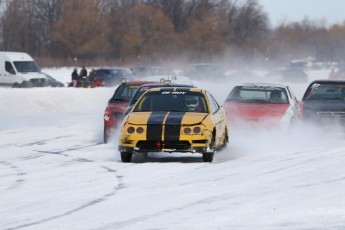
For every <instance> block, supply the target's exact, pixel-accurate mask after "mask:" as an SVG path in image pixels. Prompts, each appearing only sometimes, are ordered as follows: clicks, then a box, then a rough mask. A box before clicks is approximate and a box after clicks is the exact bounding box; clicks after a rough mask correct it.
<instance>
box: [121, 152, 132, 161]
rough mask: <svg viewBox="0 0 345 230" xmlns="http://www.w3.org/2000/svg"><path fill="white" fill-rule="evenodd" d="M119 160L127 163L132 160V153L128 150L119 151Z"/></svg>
mask: <svg viewBox="0 0 345 230" xmlns="http://www.w3.org/2000/svg"><path fill="white" fill-rule="evenodd" d="M121 160H122V162H125V163H128V162H131V160H132V153H129V152H121Z"/></svg>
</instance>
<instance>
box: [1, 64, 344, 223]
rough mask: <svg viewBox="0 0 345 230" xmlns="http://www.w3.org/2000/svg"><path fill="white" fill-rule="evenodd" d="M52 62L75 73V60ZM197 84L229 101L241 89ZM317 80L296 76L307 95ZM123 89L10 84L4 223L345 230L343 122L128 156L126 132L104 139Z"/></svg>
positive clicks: (65, 73)
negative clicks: (201, 149)
mask: <svg viewBox="0 0 345 230" xmlns="http://www.w3.org/2000/svg"><path fill="white" fill-rule="evenodd" d="M45 72H47V73H49V74H51V75H52V76H53V77H55V78H57V79H58V80H61V81H64V82H68V81H69V79H70V77H69V76H70V69H67V68H64V69H46V70H45ZM327 73H328V72H327V71H318V72H316V71H314V72H310V73H309V77H310V80H312V79H316V78H324V77H325V76H326V75H327ZM196 85H197V86H199V87H203V88H207V89H208V90H209V91H211V93H212V94H214V95H215V97H216V98H217V99H218V100H219V102H220V103H222V102H223V101H224V99H225V97H226V96H227V94H228V93H229V91H230V90H231V88H232V86H231V84H229V83H226V82H218V83H210V82H204V83H202V82H196ZM306 86H307V83H305V84H291V87H292V88H293V90H294V91H295V93H296V95H297V97H298V99H300V98H301V97H302V95H303V93H304V90H305V88H306ZM113 91H114V89H113V88H111V89H110V88H99V89H73V88H62V89H61V88H58V89H54V88H44V89H4V88H1V89H0V122H1V123H0V139H1V142H0V229H42V230H46V229H92V230H94V229H95V230H96V229H246V230H252V229H289V230H290V229H337V230H339V229H345V195H344V189H345V171H344V162H345V154H344V152H345V139H344V134H343V132H341V131H339V130H326V131H325V130H319V129H318V128H316V127H308V126H303V127H300V128H298V129H297V130H295V131H294V132H291V133H289V134H280V133H278V132H275V133H262V132H239V131H238V132H237V131H233V132H231V133H230V135H231V136H230V144H229V146H228V148H227V149H225V150H224V151H222V152H219V153H217V154H216V155H215V160H214V162H213V163H203V162H202V160H201V158H200V157H201V155H193V154H167V155H160V154H154V155H151V156H150V158H149V160H148V161H143V159H141V158H140V156H135V157H134V160H133V163H128V164H124V163H122V162H121V161H120V157H119V154H118V152H117V150H116V147H117V142H118V140H117V138H114V140H113V141H112V142H111V143H110V144H107V145H105V144H102V143H101V142H102V125H103V123H102V122H103V120H102V119H103V112H104V108H105V105H106V103H107V100H108V99H109V97H110V96H111V95H112V93H113Z"/></svg>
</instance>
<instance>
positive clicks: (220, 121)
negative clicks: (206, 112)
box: [206, 92, 226, 145]
mask: <svg viewBox="0 0 345 230" xmlns="http://www.w3.org/2000/svg"><path fill="white" fill-rule="evenodd" d="M206 95H207V98H208V101H209V103H210V105H211V113H212V116H213V119H214V122H215V127H216V145H220V144H221V141H222V137H223V135H224V131H225V124H226V122H225V119H226V113H225V110H224V109H223V107H221V106H219V104H218V102H217V101H216V99H214V97H213V96H212V95H211V94H210V93H209V92H206Z"/></svg>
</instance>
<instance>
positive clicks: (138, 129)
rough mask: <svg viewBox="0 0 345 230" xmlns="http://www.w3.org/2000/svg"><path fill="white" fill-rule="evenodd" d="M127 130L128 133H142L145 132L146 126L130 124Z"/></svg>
mask: <svg viewBox="0 0 345 230" xmlns="http://www.w3.org/2000/svg"><path fill="white" fill-rule="evenodd" d="M126 131H127V133H128V134H133V133H138V134H142V133H144V131H145V129H144V127H141V126H139V127H135V126H129V127H127V130H126Z"/></svg>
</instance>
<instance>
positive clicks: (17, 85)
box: [12, 83, 20, 88]
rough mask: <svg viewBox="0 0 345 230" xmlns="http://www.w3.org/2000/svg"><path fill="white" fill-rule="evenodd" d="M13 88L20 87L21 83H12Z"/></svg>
mask: <svg viewBox="0 0 345 230" xmlns="http://www.w3.org/2000/svg"><path fill="white" fill-rule="evenodd" d="M12 88H20V85H19V84H18V83H14V84H13V85H12Z"/></svg>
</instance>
